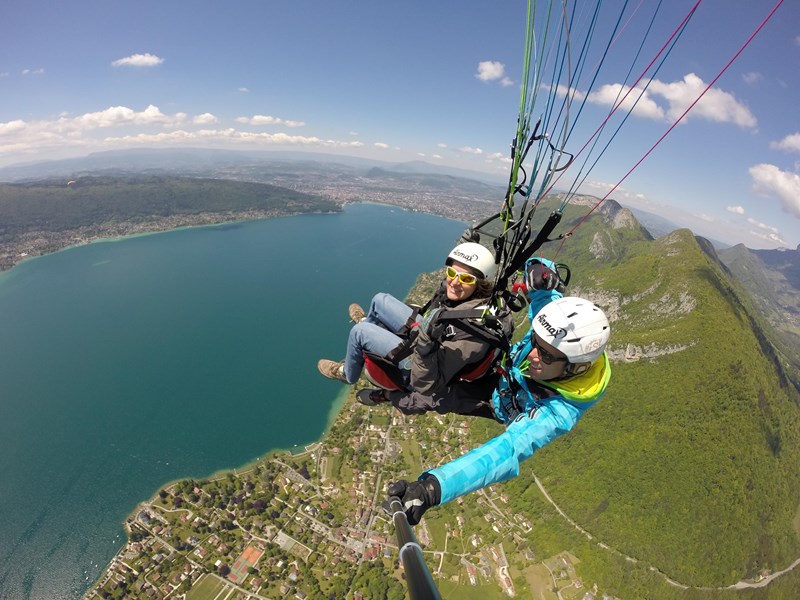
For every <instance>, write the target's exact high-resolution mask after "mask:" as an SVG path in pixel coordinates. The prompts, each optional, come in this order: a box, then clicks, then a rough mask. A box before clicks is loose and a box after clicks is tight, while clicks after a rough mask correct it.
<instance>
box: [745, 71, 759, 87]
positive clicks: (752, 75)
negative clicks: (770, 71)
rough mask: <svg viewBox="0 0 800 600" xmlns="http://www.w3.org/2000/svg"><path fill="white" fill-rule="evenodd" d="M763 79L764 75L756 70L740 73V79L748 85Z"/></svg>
mask: <svg viewBox="0 0 800 600" xmlns="http://www.w3.org/2000/svg"><path fill="white" fill-rule="evenodd" d="M763 79H764V76H763V75H762V74H761V73H758V72H756V71H750V72H748V73H743V74H742V80H743V81H744V82H745V83H746V84H748V85H753V84H755V83H758V82H759V81H762V80H763Z"/></svg>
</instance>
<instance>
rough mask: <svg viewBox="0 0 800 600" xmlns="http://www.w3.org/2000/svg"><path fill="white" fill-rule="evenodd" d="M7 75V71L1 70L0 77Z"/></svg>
mask: <svg viewBox="0 0 800 600" xmlns="http://www.w3.org/2000/svg"><path fill="white" fill-rule="evenodd" d="M8 76H9V73H8V71H3V72H2V73H0V77H8Z"/></svg>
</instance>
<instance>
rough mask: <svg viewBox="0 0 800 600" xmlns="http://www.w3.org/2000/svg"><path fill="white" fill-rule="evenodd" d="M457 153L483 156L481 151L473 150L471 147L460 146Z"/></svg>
mask: <svg viewBox="0 0 800 600" xmlns="http://www.w3.org/2000/svg"><path fill="white" fill-rule="evenodd" d="M459 151H460V152H464V153H465V154H478V155H481V154H483V150H481V149H480V148H473V147H472V146H462V147H461V148H459Z"/></svg>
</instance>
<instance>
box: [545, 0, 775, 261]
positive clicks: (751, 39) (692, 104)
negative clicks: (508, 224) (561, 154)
mask: <svg viewBox="0 0 800 600" xmlns="http://www.w3.org/2000/svg"><path fill="white" fill-rule="evenodd" d="M698 4H699V2H698ZM781 4H783V0H778V3H777V4H776V5H775V7H774V8H773V9H772V10H771V11H770V13H769V14H768V15H767V16H766V17H765V18H764V20H763V21H762V22H761V24H760V25H759V26H758V27H757V28H756V30H755V31H753V33H752V34H750V37H749V38H747V40H746V41H745V43H744V44H742V47H741V48H739V50H738V51H737V52H736V54H734V55H733V57H731V59H730V60H729V61H728V62H727V64H726V65H725V66H724V67H723V68H722V70H720V72H719V73H717V76H716V77H714V79H712V80H711V82H710V83H709V84H708V85H707V86H706V87H705V89H704V90H703V91H702V92H701V93H700V95H699V96H697V98H695V99H694V102H692V103H691V104H690V105H689V106H688V107H687V108H686V110H685V111H683V113H682V114H681V116H679V117H678V118H677V119H676V121H675V122H674V123H673V124H672V125H671V126H670V127H669V129H667V130H666V131H665V132H664V133H663V135H662V136H661V137H660V138H658V140H657V141H656V143H655V144H653V145H652V146H651V147H650V149H649V150H648V151H647V152H645V153H644V155H643V156H642V157H641V158H640V159H639V160H638V161H636V164H635V165H633V166H632V167H631V168H630V170H629V171H628V172H627V173H625V175H624V176H623V177H622V179H620V180H619V181H618V182H617V183H615V184H614V186H613V187H612V188H611V189H610V190H609V191H608V193H607V194H606V195H605V196H603V197H602V198H601V199H600V201H599V202H598V203H597V204H595V205H594V206H593V207H592V209H591V210H590V211H589V212H588V213H586V214H585V215H584V216H583V218H582V219H581V220H580V221H578V223H577V224H576V225H575V227H573V228H572V229H570V230H569V231H568V232H567V234H566V235H570V234H572V233H573V232H574V231H575V230H576V229H577V228H578V227H580V226H581V224H582V223H583V222H584V221H585V220H586V219H588V218H589V215H591V214H592V213H593V212H594V211H595V210H596V209H597V207H598V206H600V205H601V204H602V203H603V202H604V201H605V200H606V199H607V198H608V197H609V196H610V195H611V194H612V193H613V192H614V191H615V190H616V189H617V188H618V187H619V186H620V185H622V182H624V181H625V180H626V179H627V178H628V177H629V176H630V174H631V173H633V171H634V170H636V168H637V167H638V166H639V165H640V164H642V163H643V162H644V160H645V159H646V158H647V157H648V156H650V153H651V152H653V150H655V149H656V146H658V145H659V144H660V143H661V142H662V141H664V138H666V137H667V136H668V135H669V134H670V132H671V131H672V130H673V129H675V127H677V126H678V124H679V123H680V122H681V121H682V120H683V118H684V117H685V116H686V115H687V114H688V112H689V111H690V110H692V108H694V106H695V105H696V104H697V103H698V102H699V101H700V99H701V98H702V97H703V96H705V94H706V92H707V91H708V90H710V89H711V87H712V86H713V85H714V84H715V83H716V82H717V81H718V80H719V78H720V77H722V75H723V73H725V71H727V70H728V68H729V67H730V66H731V65H732V64H733V62H734V61H735V60H736V59H737V58H739V55H740V54H741V53H742V52H743V51H744V49H745V48H747V46H749V45H750V42H752V41H753V39H754V38H755V37H756V35H758V33H759V32H760V31H761V30H762V29H763V28H764V25H766V24H767V22H768V21H769V20H770V19H771V18H772V16H773V15H774V14H775V11H777V10H778V8H780V6H781ZM563 245H564V242H563V241H562V242H561V246H563ZM561 246H559V251H560V250H561ZM556 254H558V252H556Z"/></svg>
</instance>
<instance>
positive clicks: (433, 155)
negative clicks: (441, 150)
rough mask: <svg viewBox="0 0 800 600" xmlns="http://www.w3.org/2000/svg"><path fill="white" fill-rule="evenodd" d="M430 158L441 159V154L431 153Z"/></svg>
mask: <svg viewBox="0 0 800 600" xmlns="http://www.w3.org/2000/svg"><path fill="white" fill-rule="evenodd" d="M431 158H435V159H436V160H441V158H442V155H441V154H431Z"/></svg>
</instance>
